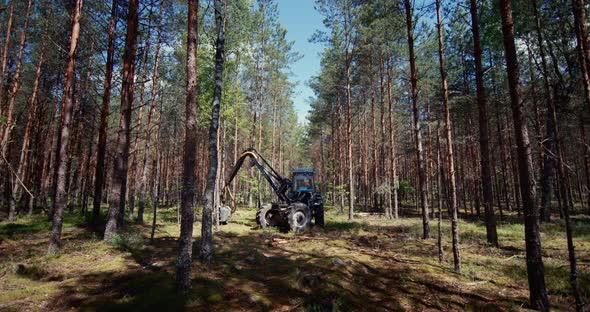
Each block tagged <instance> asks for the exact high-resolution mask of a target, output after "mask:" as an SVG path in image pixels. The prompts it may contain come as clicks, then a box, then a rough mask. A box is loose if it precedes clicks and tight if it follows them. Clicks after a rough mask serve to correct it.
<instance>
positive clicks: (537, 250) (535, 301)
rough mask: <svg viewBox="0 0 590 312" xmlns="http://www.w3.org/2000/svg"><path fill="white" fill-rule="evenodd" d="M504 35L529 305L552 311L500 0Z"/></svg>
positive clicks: (508, 12) (514, 62)
mask: <svg viewBox="0 0 590 312" xmlns="http://www.w3.org/2000/svg"><path fill="white" fill-rule="evenodd" d="M500 10H501V15H502V33H503V41H504V49H505V57H506V65H507V73H508V84H509V91H510V100H511V107H512V115H513V122H514V132H515V136H516V145H517V152H518V171H519V176H520V179H519V182H520V190H521V196H522V206H523V210H524V219H525V242H526V259H527V275H528V282H529V292H530V304H531V307H532V308H534V309H539V310H549V298H548V297H547V290H546V288H545V273H544V267H543V259H542V254H541V238H540V234H539V208H538V207H537V205H536V204H535V202H536V196H537V193H536V188H535V179H534V174H533V171H532V156H531V146H530V142H529V136H528V131H527V127H526V120H527V119H526V115H525V112H524V108H523V105H524V103H523V102H521V98H522V91H521V87H520V81H519V80H520V72H519V65H518V58H517V53H516V45H515V43H514V22H513V19H512V1H511V0H500Z"/></svg>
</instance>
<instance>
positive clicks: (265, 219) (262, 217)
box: [256, 204, 273, 229]
mask: <svg viewBox="0 0 590 312" xmlns="http://www.w3.org/2000/svg"><path fill="white" fill-rule="evenodd" d="M271 209H272V205H271V204H266V205H262V208H260V209H259V210H258V211H257V212H256V223H258V225H260V227H261V228H263V229H265V228H267V227H269V226H272V223H273V222H272V213H271V212H270V211H271Z"/></svg>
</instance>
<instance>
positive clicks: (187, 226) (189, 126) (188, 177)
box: [176, 0, 199, 292]
mask: <svg viewBox="0 0 590 312" xmlns="http://www.w3.org/2000/svg"><path fill="white" fill-rule="evenodd" d="M198 8H199V1H198V0H189V1H188V38H187V58H186V75H187V82H186V126H185V127H186V128H185V142H184V161H183V174H182V175H183V179H182V197H181V203H180V204H181V207H180V209H181V221H180V240H179V244H178V263H177V265H176V287H177V289H178V290H179V291H181V292H186V291H187V290H188V289H189V288H190V284H191V264H192V254H193V222H194V220H195V210H194V201H195V200H194V199H195V188H196V187H195V157H196V153H197V150H196V146H197V131H196V130H197V29H198V25H197V19H198Z"/></svg>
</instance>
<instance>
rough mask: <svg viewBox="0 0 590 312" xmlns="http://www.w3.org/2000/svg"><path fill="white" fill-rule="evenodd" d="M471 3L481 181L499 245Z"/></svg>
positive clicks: (489, 232)
mask: <svg viewBox="0 0 590 312" xmlns="http://www.w3.org/2000/svg"><path fill="white" fill-rule="evenodd" d="M470 4H471V32H472V33H473V55H474V58H475V84H476V93H477V107H478V110H479V147H480V157H481V162H480V166H481V183H482V191H483V206H484V210H485V223H486V238H487V241H488V243H490V244H492V245H493V246H496V247H497V246H498V233H497V231H496V216H495V215H494V206H493V203H494V197H493V194H492V169H491V168H492V163H491V161H490V134H489V124H488V118H489V117H488V107H487V106H488V105H487V101H486V90H485V86H484V81H483V73H484V72H483V65H482V60H481V54H482V49H481V41H480V35H479V18H478V16H477V1H476V0H470Z"/></svg>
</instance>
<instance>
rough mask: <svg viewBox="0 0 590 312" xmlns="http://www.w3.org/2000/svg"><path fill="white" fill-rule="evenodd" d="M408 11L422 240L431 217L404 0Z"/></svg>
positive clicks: (407, 0)
mask: <svg viewBox="0 0 590 312" xmlns="http://www.w3.org/2000/svg"><path fill="white" fill-rule="evenodd" d="M404 4H405V9H406V26H407V32H408V49H409V54H410V82H411V84H412V115H413V122H414V125H413V126H414V141H415V142H414V143H415V144H416V162H417V163H416V166H417V169H418V192H419V193H420V206H421V208H422V229H423V234H422V238H423V239H427V238H430V225H429V221H430V217H429V213H428V189H427V188H426V183H427V182H426V172H425V171H426V170H425V167H424V155H423V151H422V135H421V133H420V132H421V125H420V109H419V104H418V78H417V74H416V58H415V55H414V29H413V26H412V7H411V6H410V0H404Z"/></svg>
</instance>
